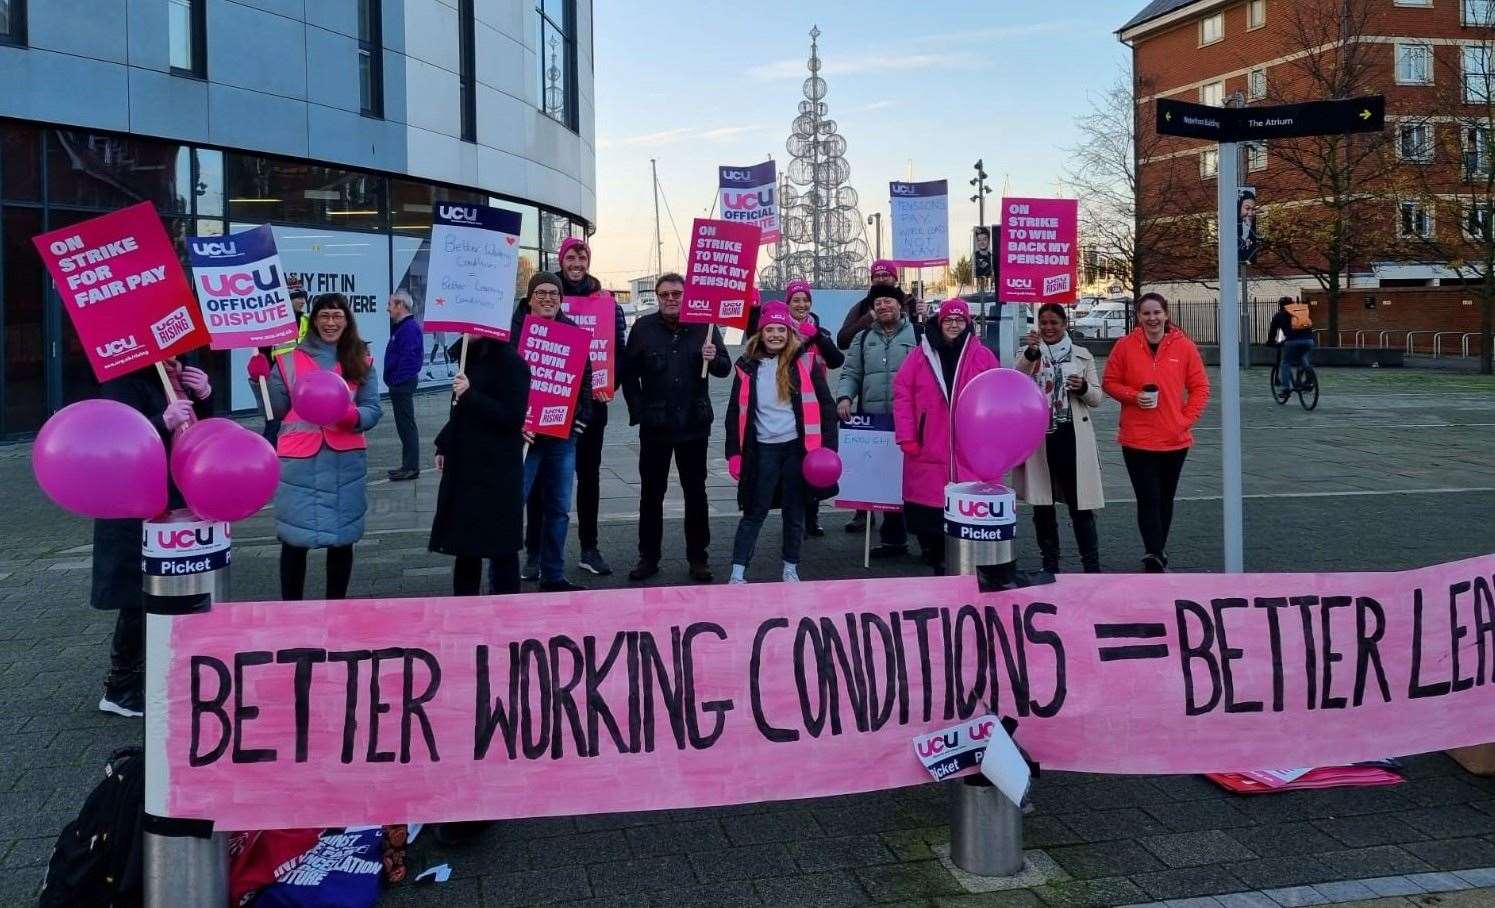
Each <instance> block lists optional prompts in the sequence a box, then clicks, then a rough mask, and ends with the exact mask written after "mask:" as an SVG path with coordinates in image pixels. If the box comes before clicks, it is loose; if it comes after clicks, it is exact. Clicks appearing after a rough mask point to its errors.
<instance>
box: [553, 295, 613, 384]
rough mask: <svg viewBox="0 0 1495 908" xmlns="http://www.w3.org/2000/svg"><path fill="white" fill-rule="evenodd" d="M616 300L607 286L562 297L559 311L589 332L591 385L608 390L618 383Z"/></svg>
mask: <svg viewBox="0 0 1495 908" xmlns="http://www.w3.org/2000/svg"><path fill="white" fill-rule="evenodd" d="M617 306H618V301H617V300H615V299H613V295H612V294H611V293H608V292H607V291H606V290H599V291H597V292H596V293H593V294H591V295H590V296H567V297H563V298H562V299H561V311H562V312H564V313H566V315H567V317H569V318H570V319H571V321H573V322H576V324H577V326H578V327H581V328H585V329H586V330H587V332H588V333H589V334H591V335H592V343H591V346H590V347H589V353H588V355H589V356H590V357H591V360H592V389H593V390H595V391H608V392H611V391H612V389H613V387H614V386H615V385H616V384H617V377H618V376H617V368H618V367H617V360H618V350H617V346H618V327H617V314H618V310H617Z"/></svg>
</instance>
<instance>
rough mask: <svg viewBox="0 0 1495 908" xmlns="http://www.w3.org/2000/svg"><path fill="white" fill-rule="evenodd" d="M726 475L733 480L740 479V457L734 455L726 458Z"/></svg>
mask: <svg viewBox="0 0 1495 908" xmlns="http://www.w3.org/2000/svg"><path fill="white" fill-rule="evenodd" d="M727 473H728V474H729V475H730V476H731V477H732V479H734V480H740V479H742V455H741V454H734V455H732V456H731V457H728V458H727Z"/></svg>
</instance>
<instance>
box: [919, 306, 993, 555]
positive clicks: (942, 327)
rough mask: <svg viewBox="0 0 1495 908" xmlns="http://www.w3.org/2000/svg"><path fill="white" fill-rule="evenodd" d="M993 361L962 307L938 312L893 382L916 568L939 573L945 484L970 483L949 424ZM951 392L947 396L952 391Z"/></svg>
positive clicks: (942, 548) (942, 544) (969, 473)
mask: <svg viewBox="0 0 1495 908" xmlns="http://www.w3.org/2000/svg"><path fill="white" fill-rule="evenodd" d="M997 365H998V364H997V357H996V355H995V354H993V353H992V352H991V351H990V350H988V349H987V348H986V347H985V346H984V345H983V344H982V343H981V341H979V340H977V339H976V335H975V332H973V331H972V330H971V310H970V307H969V306H967V305H966V302H965V300H962V299H951V300H946V301H945V303H944V305H942V306H940V314H939V330H937V331H936V330H928V331H925V332H924V339H923V340H922V341H920V342H919V351H918V353H910V354H909V357H908V359H906V360H904V362H903V366H902V367H901V368H900V369H899V370H898V375H897V376H896V377H895V378H894V379H893V428H894V437H895V438H896V439H897V441H898V447H899V448H901V449H902V450H903V514H904V519H905V520H906V521H907V522H908V528H909V529H910V530H911V531H912V532H913V533H914V534H915V535H916V536H918V537H919V548H920V549H921V550H922V551H923V554H924V563H925V564H928V565H929V566H930V567H931V568H933V569H934V572H935V573H936V574H943V573H944V572H945V524H944V513H945V484H946V483H948V482H966V481H970V480H974V479H976V478H977V477H976V475H975V474H974V473H972V472H971V471H970V470H967V469H964V468H962V467H959V466H957V465H956V464H955V459H954V457H953V456H952V452H951V445H950V420H951V414H952V413H954V411H955V404H956V403H957V402H958V401H959V400H960V394H961V392H962V391H963V390H965V387H966V385H968V384H970V383H971V379H973V378H975V377H976V376H978V375H980V374H981V373H982V372H985V371H987V370H988V369H995V368H997ZM952 389H953V390H952Z"/></svg>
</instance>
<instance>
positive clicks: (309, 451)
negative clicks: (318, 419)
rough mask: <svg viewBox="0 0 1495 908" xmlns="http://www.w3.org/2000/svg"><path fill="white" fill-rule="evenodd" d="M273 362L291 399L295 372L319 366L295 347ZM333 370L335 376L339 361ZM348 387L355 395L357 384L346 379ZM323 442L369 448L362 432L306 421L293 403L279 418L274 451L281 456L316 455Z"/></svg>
mask: <svg viewBox="0 0 1495 908" xmlns="http://www.w3.org/2000/svg"><path fill="white" fill-rule="evenodd" d="M276 362H277V363H278V364H279V366H280V377H281V378H283V379H285V383H286V388H287V390H290V391H292V399H294V398H295V394H294V390H295V387H296V375H297V373H300V374H303V375H305V374H309V373H311V372H315V371H316V370H318V369H320V368H322V367H321V366H319V365H317V361H316V360H314V359H312V358H311V356H310V355H308V354H307V353H306V352H305V351H303V350H296V351H295V352H294V353H292V354H291V355H290V356H278V357H276ZM288 364H289V368H288V367H287V366H288ZM332 372H333V374H335V375H342V374H343V366H342V364H341V363H333V364H332ZM348 388H349V390H351V391H352V392H353V393H354V395H357V394H358V385H357V384H355V383H353V382H349V383H348ZM324 442H325V443H326V445H327V447H329V448H331V449H332V450H334V451H362V450H363V449H364V448H366V447H368V442H366V441H364V438H363V433H362V432H359V431H358V430H356V429H339V428H337V427H336V426H319V425H317V424H316V423H310V422H307V421H305V420H304V419H302V418H301V417H299V416H297V415H296V407H295V405H294V404H292V405H291V409H290V410H289V411H287V412H286V415H285V418H284V419H282V420H281V423H280V435H279V436H277V437H276V439H275V453H276V454H277V455H279V456H281V457H291V458H303V457H315V456H316V454H317V452H318V451H320V450H322V444H323V443H324Z"/></svg>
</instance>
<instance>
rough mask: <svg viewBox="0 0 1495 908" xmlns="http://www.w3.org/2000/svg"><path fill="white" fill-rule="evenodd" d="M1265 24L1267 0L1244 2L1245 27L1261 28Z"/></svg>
mask: <svg viewBox="0 0 1495 908" xmlns="http://www.w3.org/2000/svg"><path fill="white" fill-rule="evenodd" d="M1266 24H1267V0H1246V27H1247V28H1261V27H1262V26H1263V25H1266Z"/></svg>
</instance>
